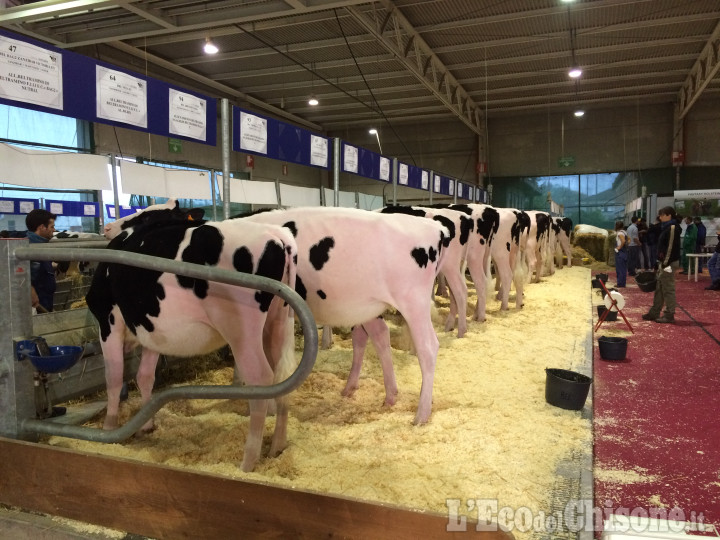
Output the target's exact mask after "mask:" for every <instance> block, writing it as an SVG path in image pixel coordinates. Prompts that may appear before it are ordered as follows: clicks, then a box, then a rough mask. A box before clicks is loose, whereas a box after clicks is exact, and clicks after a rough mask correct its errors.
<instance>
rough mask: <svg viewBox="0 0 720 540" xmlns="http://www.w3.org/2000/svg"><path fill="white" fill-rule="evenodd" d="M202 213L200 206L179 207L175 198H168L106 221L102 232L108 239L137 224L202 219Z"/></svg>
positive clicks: (203, 213)
mask: <svg viewBox="0 0 720 540" xmlns="http://www.w3.org/2000/svg"><path fill="white" fill-rule="evenodd" d="M204 215H205V210H203V209H202V208H189V209H185V208H180V205H179V204H178V202H177V199H168V201H167V202H166V203H163V204H153V205H152V206H148V207H147V208H145V209H143V210H140V211H138V212H135V213H134V214H132V215H129V216H125V217H124V218H121V219H118V220H116V221H113V222H111V223H107V224H106V225H105V227H104V229H103V232H104V233H105V237H106V238H107V239H108V240H112V239H113V238H115V237H116V236H117V235H119V234H120V233H121V232H122V231H124V230H126V229H129V228H131V227H137V226H138V225H151V224H159V223H163V222H173V221H188V220H190V221H202V219H203V217H204Z"/></svg>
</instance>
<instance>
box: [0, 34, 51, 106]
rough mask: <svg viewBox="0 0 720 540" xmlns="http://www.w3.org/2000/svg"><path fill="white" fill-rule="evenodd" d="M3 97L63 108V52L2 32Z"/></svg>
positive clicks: (0, 72)
mask: <svg viewBox="0 0 720 540" xmlns="http://www.w3.org/2000/svg"><path fill="white" fill-rule="evenodd" d="M0 97H3V98H7V99H12V100H15V101H22V102H24V103H32V104H34V105H42V106H43V107H50V108H52V109H62V108H63V86H62V54H60V53H57V52H54V51H48V50H47V49H43V48H41V47H36V46H35V45H30V44H29V43H25V42H24V41H18V40H15V39H10V38H8V37H5V36H0Z"/></svg>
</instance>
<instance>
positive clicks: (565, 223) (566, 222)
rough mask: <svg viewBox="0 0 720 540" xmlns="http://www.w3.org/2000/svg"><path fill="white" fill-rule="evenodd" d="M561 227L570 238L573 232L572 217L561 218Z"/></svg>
mask: <svg viewBox="0 0 720 540" xmlns="http://www.w3.org/2000/svg"><path fill="white" fill-rule="evenodd" d="M559 224H560V228H561V229H562V230H563V231H565V234H567V237H568V238H570V234H571V233H572V228H573V223H572V219H570V218H569V217H565V218H560V219H559Z"/></svg>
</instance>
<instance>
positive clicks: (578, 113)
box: [573, 109, 585, 118]
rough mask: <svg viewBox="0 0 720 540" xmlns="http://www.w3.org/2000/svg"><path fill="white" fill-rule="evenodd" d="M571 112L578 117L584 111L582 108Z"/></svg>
mask: <svg viewBox="0 0 720 540" xmlns="http://www.w3.org/2000/svg"><path fill="white" fill-rule="evenodd" d="M573 114H574V115H575V116H577V117H578V118H580V117H581V116H582V115H584V114H585V111H583V110H582V109H578V110H577V111H575V112H574V113H573Z"/></svg>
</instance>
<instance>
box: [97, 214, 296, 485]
mask: <svg viewBox="0 0 720 540" xmlns="http://www.w3.org/2000/svg"><path fill="white" fill-rule="evenodd" d="M105 234H106V236H107V237H108V238H109V239H111V242H110V244H109V245H108V248H109V249H117V250H122V251H127V252H133V253H140V254H145V255H154V256H156V257H162V258H166V259H173V260H177V261H185V262H190V263H195V264H201V265H207V266H212V267H216V268H223V269H229V270H236V271H238V272H244V273H252V274H256V275H261V276H265V277H268V278H272V279H275V280H277V281H281V282H283V283H286V284H287V285H289V286H290V287H294V286H295V276H296V266H295V260H296V258H297V245H296V243H295V240H294V239H293V237H292V234H290V232H289V231H288V230H287V229H284V228H282V227H276V226H272V225H266V224H259V223H253V222H250V221H224V222H203V221H197V220H195V221H188V218H187V215H186V212H184V211H182V210H180V209H179V208H178V206H177V203H176V201H174V200H171V201H168V203H165V204H161V205H154V206H150V207H148V208H147V209H145V210H143V211H141V212H139V213H137V214H134V215H132V216H128V217H126V218H123V219H121V220H118V221H115V222H112V223H110V224H108V225H106V226H105ZM87 303H88V307H89V309H90V311H91V312H92V313H93V315H94V316H95V318H96V319H97V321H98V324H99V327H100V339H101V346H102V350H103V355H104V357H105V378H106V382H107V394H108V407H107V415H106V418H105V424H104V427H105V428H106V429H113V428H115V427H117V425H118V406H119V400H120V390H121V387H122V383H123V350H124V347H125V346H126V345H138V344H139V345H142V347H143V352H142V358H141V361H140V367H139V370H138V373H137V383H138V387H139V388H140V392H141V394H142V401H143V403H147V401H148V400H149V399H150V395H151V392H152V388H153V384H154V381H155V367H156V364H157V360H158V356H159V354H160V353H162V354H169V355H173V356H179V357H185V356H193V355H200V354H206V353H209V352H212V351H214V350H216V349H218V348H220V347H222V346H224V345H225V344H229V345H230V348H231V349H232V351H233V356H234V358H235V362H236V365H237V369H238V372H239V373H240V375H241V376H242V378H243V380H244V381H245V382H246V383H248V384H253V385H269V384H272V383H273V382H279V381H282V380H284V379H286V378H287V377H288V376H289V375H290V374H291V373H292V371H293V369H294V368H295V359H294V339H293V325H292V319H290V320H288V316H289V313H288V312H289V308H288V307H287V306H286V305H285V303H284V301H283V300H282V299H280V298H277V297H274V296H273V295H272V294H271V293H267V292H261V291H255V290H251V289H247V288H242V287H236V286H232V285H227V284H223V283H218V282H212V281H210V282H208V281H206V280H202V279H195V278H188V277H184V276H178V275H175V274H171V273H164V272H160V271H156V270H148V269H142V268H137V267H133V266H128V265H121V264H108V263H101V264H100V265H99V267H98V270H97V272H96V273H95V276H94V278H93V281H92V285H91V287H90V290H89V292H88V294H87ZM276 404H277V420H276V426H275V433H274V436H273V441H272V445H271V448H270V455H271V456H274V455H277V454H279V453H280V452H282V450H283V449H284V447H285V445H286V437H287V414H288V411H287V400H286V397H279V398H276ZM267 408H268V400H251V401H250V427H249V433H248V437H247V441H246V443H245V452H244V457H243V461H242V469H243V470H244V471H250V470H252V469H253V467H254V466H255V463H256V462H257V460H258V458H259V456H260V450H261V444H262V435H263V426H264V422H265V416H266V414H267ZM152 428H153V422H152V420H150V421H149V422H148V423H147V424H146V425H145V426H143V429H144V430H150V429H152Z"/></svg>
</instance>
